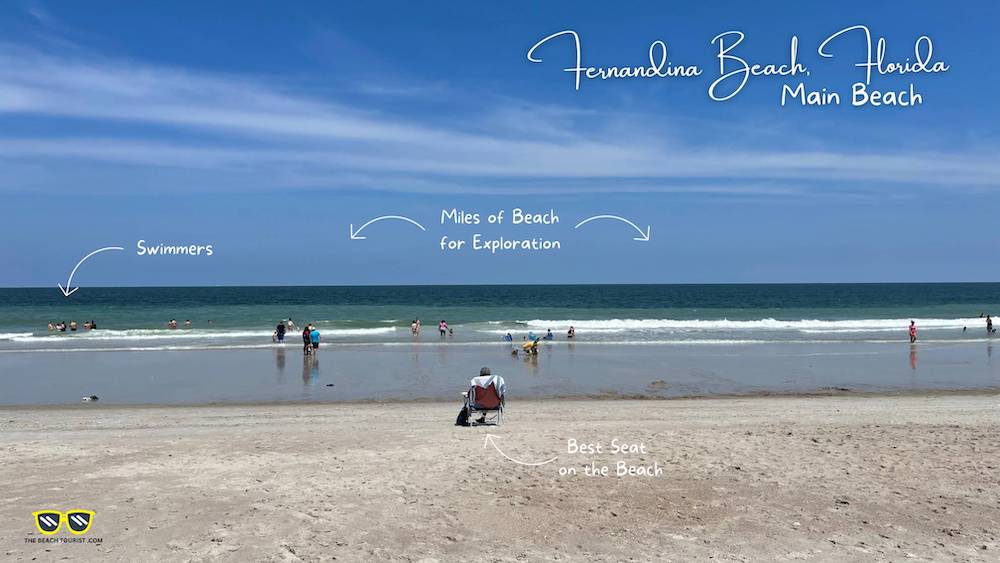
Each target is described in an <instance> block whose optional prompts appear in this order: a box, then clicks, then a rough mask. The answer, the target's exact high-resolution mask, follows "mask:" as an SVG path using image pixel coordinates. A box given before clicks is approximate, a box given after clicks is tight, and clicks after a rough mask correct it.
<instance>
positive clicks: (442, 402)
mask: <svg viewBox="0 0 1000 563" xmlns="http://www.w3.org/2000/svg"><path fill="white" fill-rule="evenodd" d="M993 395H996V396H1000V386H997V387H993V388H976V389H915V390H900V391H853V390H850V389H832V390H817V391H815V392H805V393H799V392H789V393H779V392H759V393H749V394H745V395H740V394H723V395H681V396H657V395H641V396H639V395H624V394H621V395H614V394H603V395H567V396H553V397H527V398H523V399H519V398H516V397H512V398H511V399H510V400H509V402H511V403H518V404H545V405H548V404H554V403H567V402H570V403H588V402H593V403H628V402H638V403H692V404H694V403H697V402H707V401H748V400H749V401H754V400H769V399H775V400H797V399H837V398H842V399H893V398H899V399H935V398H949V397H988V396H993ZM461 404H462V396H461V394H460V393H459V392H456V393H455V400H454V401H449V400H446V399H441V398H424V399H353V400H337V401H248V402H233V403H229V402H215V403H102V402H101V401H97V402H94V403H84V402H82V401H81V402H79V403H62V404H38V405H0V413H4V412H18V411H36V410H44V411H59V410H72V411H78V410H79V411H86V410H92V411H95V412H103V411H108V410H114V409H122V410H145V409H178V410H179V409H228V408H232V409H246V408H255V407H262V408H269V407H279V408H296V407H341V406H343V407H363V406H379V405H385V406H390V405H399V406H406V405H413V406H418V405H419V406H438V407H443V406H451V405H454V406H456V408H457V407H460V406H461Z"/></svg>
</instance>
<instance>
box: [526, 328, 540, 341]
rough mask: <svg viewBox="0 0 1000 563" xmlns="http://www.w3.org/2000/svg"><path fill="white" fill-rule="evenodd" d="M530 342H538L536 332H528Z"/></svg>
mask: <svg viewBox="0 0 1000 563" xmlns="http://www.w3.org/2000/svg"><path fill="white" fill-rule="evenodd" d="M528 340H538V336H537V335H536V334H535V331H533V330H531V331H528Z"/></svg>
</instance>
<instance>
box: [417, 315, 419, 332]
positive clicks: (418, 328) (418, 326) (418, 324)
mask: <svg viewBox="0 0 1000 563" xmlns="http://www.w3.org/2000/svg"><path fill="white" fill-rule="evenodd" d="M417 334H420V318H419V317H418V318H417Z"/></svg>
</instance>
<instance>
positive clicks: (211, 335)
mask: <svg viewBox="0 0 1000 563" xmlns="http://www.w3.org/2000/svg"><path fill="white" fill-rule="evenodd" d="M395 330H396V329H395V327H378V328H324V329H322V330H321V331H320V332H321V333H322V334H323V335H324V336H325V337H338V336H369V335H376V334H387V333H391V332H394V331H395ZM272 332H273V331H269V330H186V329H185V330H182V329H128V330H109V329H98V330H90V331H86V332H76V333H62V332H60V333H51V334H43V335H37V336H36V335H35V334H34V333H31V332H22V333H0V340H11V341H14V342H40V341H46V342H51V341H52V340H54V339H66V340H70V339H73V340H76V339H80V340H82V341H93V340H98V341H104V340H109V341H119V340H129V341H142V340H214V339H227V340H228V339H257V340H267V341H270V339H271V333H272ZM295 336H296V334H294V333H289V334H288V335H287V336H286V337H285V338H286V339H289V340H290V339H293V338H294V337H295Z"/></svg>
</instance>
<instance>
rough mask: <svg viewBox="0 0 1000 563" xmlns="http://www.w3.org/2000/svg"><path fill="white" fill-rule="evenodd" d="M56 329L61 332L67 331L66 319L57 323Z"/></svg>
mask: <svg viewBox="0 0 1000 563" xmlns="http://www.w3.org/2000/svg"><path fill="white" fill-rule="evenodd" d="M56 330H58V331H59V332H66V321H59V323H58V324H57V325H56Z"/></svg>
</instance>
